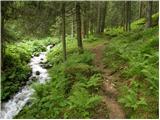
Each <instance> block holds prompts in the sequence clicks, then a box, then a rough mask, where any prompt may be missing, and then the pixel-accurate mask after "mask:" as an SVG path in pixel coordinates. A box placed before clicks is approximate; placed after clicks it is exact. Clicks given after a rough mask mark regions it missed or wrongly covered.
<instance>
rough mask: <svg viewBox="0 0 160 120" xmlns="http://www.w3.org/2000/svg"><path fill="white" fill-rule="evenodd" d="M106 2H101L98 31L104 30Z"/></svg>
mask: <svg viewBox="0 0 160 120" xmlns="http://www.w3.org/2000/svg"><path fill="white" fill-rule="evenodd" d="M106 4H107V3H106V2H103V9H102V19H101V27H100V32H104V28H105V18H106V6H107V5H106Z"/></svg>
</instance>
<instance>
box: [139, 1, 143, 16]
mask: <svg viewBox="0 0 160 120" xmlns="http://www.w3.org/2000/svg"><path fill="white" fill-rule="evenodd" d="M139 18H142V1H139Z"/></svg>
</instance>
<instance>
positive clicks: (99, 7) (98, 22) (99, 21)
mask: <svg viewBox="0 0 160 120" xmlns="http://www.w3.org/2000/svg"><path fill="white" fill-rule="evenodd" d="M100 28H101V2H98V15H97V30H96V33H97V34H99V33H100V31H101V30H100Z"/></svg>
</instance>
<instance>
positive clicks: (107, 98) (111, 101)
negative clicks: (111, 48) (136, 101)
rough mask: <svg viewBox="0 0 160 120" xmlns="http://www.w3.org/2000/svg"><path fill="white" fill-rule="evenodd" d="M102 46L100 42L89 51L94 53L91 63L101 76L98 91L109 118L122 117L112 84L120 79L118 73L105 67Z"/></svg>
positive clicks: (116, 93)
mask: <svg viewBox="0 0 160 120" xmlns="http://www.w3.org/2000/svg"><path fill="white" fill-rule="evenodd" d="M104 48H105V45H104V43H103V42H102V43H101V44H98V45H96V46H95V47H94V48H92V49H91V51H92V52H93V53H94V54H95V59H94V61H93V64H94V65H95V66H97V67H98V68H99V70H100V71H101V72H102V76H103V82H102V86H101V92H100V93H101V94H102V96H103V102H104V105H105V106H106V107H107V110H108V115H109V118H110V119H117V118H119V119H123V118H125V113H124V111H123V109H122V107H121V106H120V105H119V103H118V101H117V95H118V91H117V90H116V86H115V84H113V82H114V81H118V80H119V79H120V78H119V73H118V72H116V73H113V72H112V71H111V70H110V69H107V68H105V65H104V64H103V61H102V60H103V52H104Z"/></svg>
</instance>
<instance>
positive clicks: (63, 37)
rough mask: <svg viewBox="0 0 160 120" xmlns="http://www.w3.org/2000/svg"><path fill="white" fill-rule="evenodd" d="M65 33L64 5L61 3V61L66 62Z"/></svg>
mask: <svg viewBox="0 0 160 120" xmlns="http://www.w3.org/2000/svg"><path fill="white" fill-rule="evenodd" d="M65 35H66V31H65V3H62V44H63V59H64V61H66V60H67V56H66V37H65Z"/></svg>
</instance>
